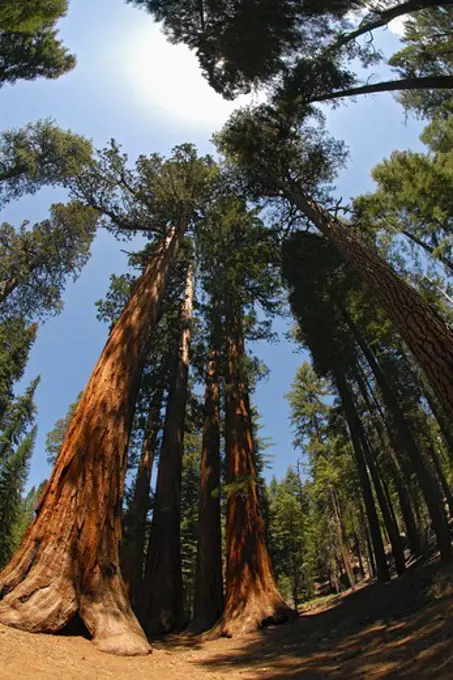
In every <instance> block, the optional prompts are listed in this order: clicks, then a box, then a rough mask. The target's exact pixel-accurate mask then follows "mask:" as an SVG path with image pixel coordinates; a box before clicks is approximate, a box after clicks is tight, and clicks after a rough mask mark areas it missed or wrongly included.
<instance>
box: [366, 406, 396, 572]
mask: <svg viewBox="0 0 453 680" xmlns="http://www.w3.org/2000/svg"><path fill="white" fill-rule="evenodd" d="M357 425H358V427H359V436H360V440H361V443H362V450H363V453H364V455H365V461H366V463H367V465H368V469H369V471H370V475H371V479H372V480H373V486H374V490H375V492H376V498H377V500H378V503H379V507H380V508H381V512H382V517H383V519H384V524H385V527H386V529H387V533H388V537H389V540H390V545H391V546H392V553H393V559H394V560H395V567H396V573H397V574H398V576H401V574H403V573H404V570H405V569H406V561H405V559H404V551H403V545H402V543H401V537H400V535H399V531H398V525H397V523H396V521H394V518H393V516H392V513H391V510H390V506H389V503H388V502H387V498H386V496H385V493H384V489H383V485H382V482H381V478H380V473H379V469H378V466H377V461H376V458H375V453H374V451H373V450H372V449H371V447H370V445H369V442H368V440H367V437H366V435H365V431H364V429H363V426H362V423H361V421H360V418H359V417H358V416H357Z"/></svg>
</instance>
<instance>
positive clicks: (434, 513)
mask: <svg viewBox="0 0 453 680" xmlns="http://www.w3.org/2000/svg"><path fill="white" fill-rule="evenodd" d="M344 318H345V320H346V321H347V323H348V325H349V327H350V329H351V331H352V333H353V335H354V338H355V340H356V341H357V344H358V345H359V347H360V349H361V350H362V352H363V354H364V356H365V359H366V360H367V362H368V364H369V365H370V368H371V370H372V371H373V373H374V376H375V378H376V382H377V384H378V385H379V389H380V390H381V392H382V396H383V397H384V400H385V402H386V404H387V406H388V412H389V414H390V416H391V418H392V421H393V425H394V432H395V437H396V439H397V442H398V448H401V449H405V450H406V451H407V452H408V455H409V457H410V460H411V462H412V465H413V467H414V470H415V473H416V475H417V478H418V482H419V484H420V488H421V489H422V492H423V496H424V498H425V501H426V505H427V507H428V511H429V514H430V517H431V522H432V525H433V529H434V532H435V534H436V538H437V544H438V546H439V550H440V553H441V555H442V557H443V558H447V557H449V556H450V554H451V538H450V531H449V528H448V522H447V517H446V515H445V509H444V507H443V503H442V497H441V494H440V489H439V484H438V483H437V480H436V479H435V477H434V476H433V474H432V473H431V470H430V468H429V466H428V465H427V464H426V461H425V459H424V458H423V455H422V453H421V451H420V450H419V448H418V446H417V444H416V442H415V440H414V437H413V436H412V432H411V429H410V427H409V425H408V424H407V421H406V418H405V417H404V413H403V412H402V411H401V408H400V406H399V404H398V401H397V399H396V397H395V395H394V393H393V390H392V388H391V387H390V385H389V383H388V381H387V377H386V376H385V374H384V372H383V370H382V368H381V366H380V365H379V362H378V361H377V359H376V357H375V356H374V354H373V352H372V350H371V349H370V347H369V346H368V345H367V343H366V342H365V340H364V339H363V337H362V335H361V333H360V331H359V329H358V328H357V326H356V325H355V323H354V322H353V320H352V319H351V317H350V316H349V315H348V314H347V313H346V312H344Z"/></svg>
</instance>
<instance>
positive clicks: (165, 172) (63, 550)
mask: <svg viewBox="0 0 453 680" xmlns="http://www.w3.org/2000/svg"><path fill="white" fill-rule="evenodd" d="M116 158H118V155H117V154H116V153H114V154H113V160H115V159H116ZM108 159H109V160H112V157H109V156H108ZM102 160H104V159H102ZM138 165H139V169H140V170H141V171H142V174H141V175H139V174H138V173H137V175H136V176H135V177H134V178H133V179H134V180H135V182H136V183H138V180H139V178H140V181H141V185H140V189H141V193H140V200H139V199H138V198H137V195H136V192H132V194H131V195H132V196H133V198H134V201H135V202H134V205H133V206H130V210H129V212H128V213H126V199H127V192H128V191H129V189H128V188H127V187H128V186H129V183H128V182H127V178H126V177H124V182H123V180H121V182H123V183H120V180H119V175H115V177H118V179H117V184H116V187H117V193H116V194H115V193H112V191H110V192H109V194H108V202H107V200H105V194H103V193H102V191H103V189H104V190H105V184H106V182H108V181H109V180H111V176H112V174H113V173H114V172H115V171H117V170H118V167H117V166H115V165H114V164H113V168H112V166H108V165H106V164H105V165H102V162H100V163H99V164H98V165H95V164H93V165H92V166H90V173H93V174H90V175H88V177H87V176H81V177H80V178H79V180H78V183H77V188H78V190H79V192H83V195H84V197H85V199H86V200H88V201H89V202H90V203H94V202H95V201H96V200H97V203H96V205H95V207H96V209H98V210H99V211H102V212H103V213H104V214H105V215H108V217H109V219H111V220H112V224H116V225H117V228H118V225H119V226H120V227H124V225H125V224H127V225H131V224H132V225H133V228H134V229H137V230H138V229H140V228H142V229H146V230H147V231H148V232H152V233H154V234H157V236H158V239H159V240H158V243H157V245H156V246H155V248H154V249H153V250H152V253H151V256H150V258H149V261H148V263H147V265H146V268H145V270H144V273H143V275H142V277H141V278H140V279H139V281H138V282H137V284H136V286H135V289H134V291H133V294H132V296H131V298H130V300H129V302H128V304H127V305H126V307H125V309H124V311H123V312H122V314H121V316H120V317H119V319H118V321H117V323H116V324H115V325H114V327H113V330H112V331H111V333H110V337H109V339H108V341H107V344H106V346H105V348H104V350H103V352H102V354H101V357H100V358H99V361H98V363H97V365H96V367H95V369H94V372H93V374H92V376H91V378H90V380H89V382H88V385H87V388H86V389H85V392H84V394H83V396H82V398H81V400H80V402H79V405H78V407H77V409H76V411H75V414H74V417H73V419H72V421H71V424H70V426H69V429H68V432H67V434H66V437H65V440H64V442H63V445H62V448H61V451H60V455H59V456H58V459H57V461H56V465H55V468H54V471H53V473H52V476H51V478H50V480H49V482H48V484H47V487H46V490H45V492H44V494H43V496H42V498H41V500H40V503H39V506H38V508H37V518H36V521H35V522H34V524H33V525H32V527H31V528H30V530H29V531H28V532H27V534H26V536H25V538H24V541H23V543H22V545H21V548H20V550H19V551H18V553H17V554H16V555H15V557H14V558H13V560H12V561H11V562H10V564H9V565H8V566H7V567H6V569H5V570H4V571H3V572H2V574H1V575H0V583H1V593H2V601H1V602H0V620H1V621H3V622H5V623H9V624H10V625H14V626H17V627H21V628H25V629H27V630H33V631H49V632H50V631H56V630H59V629H61V628H62V627H63V626H64V625H65V624H66V623H68V622H69V621H70V620H71V619H72V618H73V617H74V616H75V614H76V613H78V614H79V616H80V617H81V618H82V620H83V621H84V623H85V625H86V626H87V628H88V630H89V631H90V633H91V634H92V636H93V638H94V641H95V643H96V644H97V645H98V646H99V647H100V648H101V649H103V650H105V651H111V652H116V653H123V654H142V653H147V652H148V650H149V647H148V643H147V642H146V639H145V637H144V635H143V632H142V631H141V629H140V626H139V624H138V622H137V620H136V619H135V616H134V614H133V613H132V610H131V607H130V603H129V601H128V598H127V592H126V588H125V585H124V581H123V578H122V575H121V570H120V564H119V552H118V549H119V541H120V512H119V511H120V507H121V502H122V489H123V481H124V474H125V469H126V453H127V445H128V438H129V432H130V427H131V422H132V417H133V410H134V404H135V400H136V397H137V391H138V388H139V384H140V376H141V373H142V370H143V367H144V364H145V361H146V357H147V352H148V348H149V343H150V339H151V336H152V331H153V328H154V327H155V325H156V323H157V321H158V319H159V315H160V304H161V301H162V297H163V294H164V291H165V287H166V282H167V279H168V275H169V271H170V269H171V266H172V263H173V262H174V260H175V258H176V255H177V252H178V250H179V246H180V244H181V240H182V238H183V235H184V232H185V230H186V229H187V227H188V226H189V224H190V223H191V220H192V219H193V213H194V210H195V209H196V207H197V205H199V202H200V201H201V200H202V199H203V196H204V193H205V191H206V189H207V187H208V185H209V176H210V175H209V173H210V168H211V166H212V164H211V162H210V159H201V160H199V159H197V157H196V154H195V151H194V150H193V149H192V148H189V147H184V148H180V149H177V150H176V151H175V154H174V155H173V157H172V158H170V159H168V160H167V161H164V160H163V159H161V158H159V157H157V156H155V157H152V158H151V159H145V158H142V159H140V161H139V164H138ZM109 170H110V173H111V174H110V175H109ZM120 170H121V167H120ZM103 171H104V174H103ZM120 174H121V173H120ZM93 175H94V176H95V177H96V180H97V181H96V184H95V185H93V184H91V182H90V180H91V178H92V177H93ZM101 178H104V184H102V183H101V182H100V181H99V180H100V179H101ZM146 180H147V181H146ZM111 186H112V184H111V183H110V184H109V187H110V188H111ZM93 191H94V194H93ZM120 191H123V194H122V198H123V201H122V203H121V204H120V203H119V201H118V195H119V193H120ZM99 194H100V196H99ZM112 202H113V205H112ZM115 209H116V212H115ZM138 213H140V216H141V219H139V214H138ZM126 215H127V218H128V219H126Z"/></svg>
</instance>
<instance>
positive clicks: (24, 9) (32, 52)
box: [0, 0, 76, 87]
mask: <svg viewBox="0 0 453 680" xmlns="http://www.w3.org/2000/svg"><path fill="white" fill-rule="evenodd" d="M67 9H68V2H67V0H37V2H33V3H30V2H27V1H26V0H3V2H2V7H1V8H0V55H1V56H0V87H2V86H3V85H4V84H6V83H11V84H14V83H15V82H16V81H17V80H34V79H35V78H38V77H44V78H58V77H59V76H61V75H63V74H64V73H67V72H68V71H70V70H71V69H73V68H74V66H75V65H76V59H75V56H74V55H73V54H70V52H69V51H68V50H67V49H66V47H64V45H63V44H62V42H61V41H60V40H58V38H57V35H58V34H57V30H56V24H57V21H58V19H60V18H61V17H63V16H64V15H65V14H66V12H67Z"/></svg>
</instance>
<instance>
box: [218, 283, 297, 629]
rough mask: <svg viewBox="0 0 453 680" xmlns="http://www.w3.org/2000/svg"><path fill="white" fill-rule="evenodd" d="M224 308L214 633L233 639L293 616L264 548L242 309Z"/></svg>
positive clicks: (264, 541)
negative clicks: (220, 537)
mask: <svg viewBox="0 0 453 680" xmlns="http://www.w3.org/2000/svg"><path fill="white" fill-rule="evenodd" d="M226 306H227V320H226V333H227V350H226V351H227V358H226V361H227V367H226V385H225V412H226V422H225V429H226V434H225V437H226V466H227V485H228V487H229V488H228V501H227V518H226V579H225V580H226V598H225V609H224V613H223V615H222V618H221V619H220V621H219V624H218V626H216V629H217V631H218V632H219V633H221V634H223V635H233V634H240V633H244V632H246V631H251V630H255V629H256V628H259V627H260V626H262V625H265V624H266V623H271V622H277V621H285V620H287V619H288V617H289V616H290V615H291V613H292V612H291V610H290V608H289V607H288V606H287V605H286V604H285V602H284V601H283V599H282V598H281V596H280V594H279V592H278V590H277V587H276V584H275V580H274V576H273V573H272V566H271V561H270V556H269V552H268V549H267V545H266V539H265V527H264V520H263V515H262V510H261V505H260V499H259V493H258V484H257V482H258V480H257V469H256V460H255V449H254V443H253V435H252V422H251V414H250V404H249V397H248V386H247V379H246V377H245V375H244V366H243V363H244V358H245V350H244V338H243V331H242V323H241V316H240V311H239V309H238V308H237V306H236V305H235V302H234V301H233V299H232V296H230V297H229V299H228V300H227V304H226Z"/></svg>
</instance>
